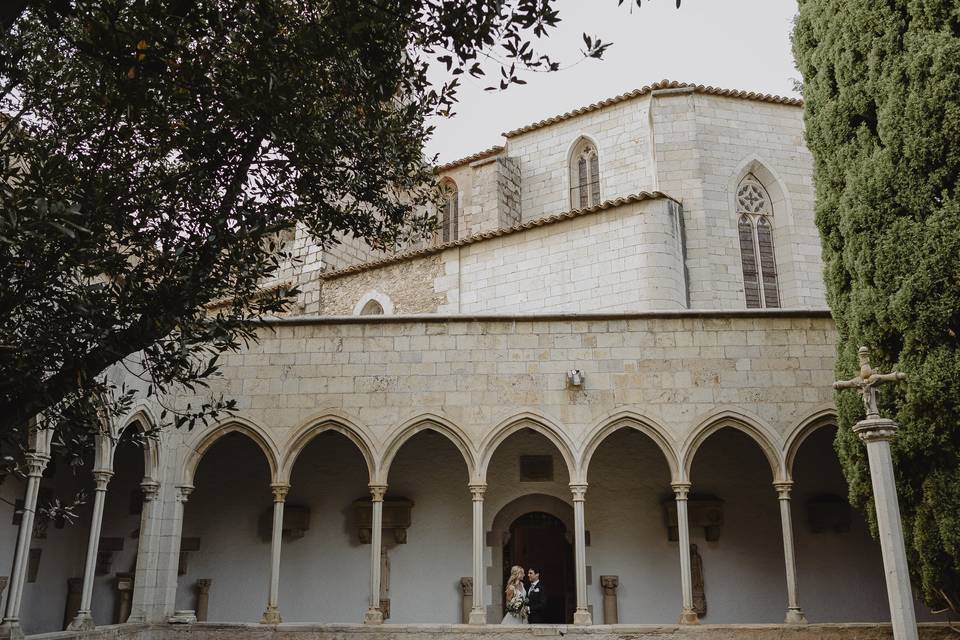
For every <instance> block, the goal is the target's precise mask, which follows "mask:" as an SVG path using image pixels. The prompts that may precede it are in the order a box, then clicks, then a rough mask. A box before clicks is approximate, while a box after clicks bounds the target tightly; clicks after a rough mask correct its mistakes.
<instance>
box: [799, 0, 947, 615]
mask: <svg viewBox="0 0 960 640" xmlns="http://www.w3.org/2000/svg"><path fill="white" fill-rule="evenodd" d="M799 8H800V9H799V15H798V17H797V20H796V25H795V29H794V34H793V47H794V56H795V58H796V61H797V66H798V68H799V70H800V72H801V73H802V74H803V82H804V85H803V95H804V101H805V121H806V136H807V144H808V145H809V147H810V150H811V151H812V153H813V157H814V176H815V184H816V191H817V201H816V223H817V226H818V228H819V230H820V234H821V238H822V245H823V258H824V262H825V265H826V266H825V279H826V283H827V300H828V303H829V305H830V308H831V310H832V312H833V317H834V319H835V320H836V324H837V330H838V332H839V346H838V354H837V355H838V358H837V371H836V373H837V376H838V379H839V378H842V379H846V378H849V377H850V376H851V374H852V373H853V372H854V371H856V369H857V364H856V362H857V359H856V351H857V348H858V347H859V346H860V345H868V346H870V348H871V358H872V362H873V363H874V365H875V366H877V365H879V366H880V367H883V368H884V369H885V370H887V369H889V368H891V367H896V368H897V369H898V370H900V371H903V372H905V373H906V374H907V375H908V381H907V383H905V384H904V383H901V384H900V385H896V387H897V388H896V389H890V388H887V389H885V390H884V391H883V397H882V400H883V405H884V406H883V409H882V411H881V412H882V413H883V414H884V415H887V416H890V417H894V418H895V419H896V420H897V421H898V422H899V423H900V424H901V427H902V428H901V430H900V431H899V433H898V436H897V438H896V439H895V440H894V442H893V443H892V447H893V456H894V463H895V465H896V468H897V480H898V490H899V497H900V509H901V513H902V515H903V521H904V522H903V524H904V533H905V535H906V539H907V549H908V555H909V560H910V565H911V571H912V572H913V575H912V578H913V583H914V586H915V587H918V588H919V589H920V590H921V591H922V595H923V597H924V599H925V600H926V602H927V604H928V605H930V606H931V607H933V608H943V607H947V608H950V609H953V610H954V611H958V610H960V351H958V348H957V347H958V334H960V192H958V189H957V182H958V177H960V3H958V2H957V0H800V1H799ZM836 400H837V405H838V409H839V418H840V419H839V427H840V428H839V430H838V433H837V439H836V450H837V452H838V455H839V457H840V460H841V463H842V465H843V467H844V471H845V474H846V476H847V480H848V482H849V487H850V499H851V502H852V503H853V504H854V505H856V506H858V507H860V508H862V509H863V510H864V511H865V512H866V513H867V515H868V519H869V520H870V522H871V526H872V527H873V529H874V531H875V528H876V524H875V520H874V517H873V507H872V495H871V486H870V475H869V469H868V466H867V461H866V454H865V448H864V446H863V445H862V444H861V443H860V442H859V441H858V440H857V437H856V436H855V435H854V434H853V433H852V432H851V430H850V427H851V426H852V425H853V423H854V422H856V421H857V420H859V419H860V418H862V417H863V407H862V404H861V402H860V401H859V398H858V397H857V396H856V395H855V394H852V393H849V392H847V393H840V394H838V395H837V397H836Z"/></svg>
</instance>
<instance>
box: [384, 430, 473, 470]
mask: <svg viewBox="0 0 960 640" xmlns="http://www.w3.org/2000/svg"><path fill="white" fill-rule="evenodd" d="M421 431H435V432H437V433H439V434H440V435H442V436H445V437H446V438H447V439H448V440H450V441H451V442H452V443H453V444H454V446H455V447H457V449H459V450H460V454H461V455H462V456H463V461H464V462H465V463H466V465H467V477H469V478H471V481H472V479H473V478H474V475H475V470H476V461H475V456H474V453H473V448H472V447H471V446H470V438H469V437H468V436H467V434H466V433H465V432H464V431H463V430H462V429H461V428H460V427H458V426H457V425H455V424H454V423H453V422H451V421H450V420H447V419H446V418H444V417H442V416H438V415H437V414H434V413H424V414H421V415H419V416H416V417H415V418H411V419H410V420H407V421H406V422H404V423H403V424H402V425H400V426H399V427H398V428H397V429H395V430H394V432H393V433H392V434H391V435H390V436H389V437H388V438H387V443H388V444H387V446H386V448H385V449H384V454H383V457H382V458H381V459H380V467H379V468H378V469H377V476H378V478H379V481H380V484H387V478H388V477H389V475H390V465H391V464H393V459H394V457H396V455H397V452H398V451H400V448H401V447H402V446H403V445H404V444H406V443H407V441H408V440H410V438H412V437H413V436H415V435H417V434H418V433H420V432H421Z"/></svg>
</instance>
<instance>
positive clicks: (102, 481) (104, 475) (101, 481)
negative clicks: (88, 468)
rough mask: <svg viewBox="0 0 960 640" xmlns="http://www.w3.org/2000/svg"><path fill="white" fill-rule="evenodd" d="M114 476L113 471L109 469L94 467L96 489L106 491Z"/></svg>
mask: <svg viewBox="0 0 960 640" xmlns="http://www.w3.org/2000/svg"><path fill="white" fill-rule="evenodd" d="M112 477H113V471H110V470H109V469H94V471H93V481H94V482H96V484H97V487H96V491H106V490H107V485H108V484H109V483H110V478H112Z"/></svg>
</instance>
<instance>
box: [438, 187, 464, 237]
mask: <svg viewBox="0 0 960 640" xmlns="http://www.w3.org/2000/svg"><path fill="white" fill-rule="evenodd" d="M440 193H441V194H442V198H443V201H442V203H441V205H440V238H441V241H442V242H452V241H454V240H457V239H459V237H460V219H459V218H460V216H459V215H458V212H457V199H458V195H459V192H458V191H457V183H455V182H454V181H453V180H449V179H448V180H444V181H443V182H442V183H441V184H440Z"/></svg>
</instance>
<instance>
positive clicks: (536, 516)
mask: <svg viewBox="0 0 960 640" xmlns="http://www.w3.org/2000/svg"><path fill="white" fill-rule="evenodd" d="M572 542H573V532H572V531H570V532H568V531H567V527H566V525H564V524H563V521H562V520H560V519H559V518H557V517H556V516H552V515H550V514H549V513H543V512H540V511H533V512H531V513H527V514H524V515H522V516H520V517H519V518H517V519H516V520H514V521H513V524H511V525H510V537H509V539H508V540H507V543H506V544H504V545H503V587H502V588H506V583H507V578H508V577H509V575H510V567H512V566H513V565H520V566H521V567H523V568H524V570H526V569H528V568H530V567H531V566H532V567H536V568H537V569H539V570H540V580H541V581H542V583H543V589H544V591H545V592H546V594H547V620H546V622H548V623H553V624H571V623H572V622H573V612H574V610H575V609H576V584H575V580H576V579H575V577H574V569H573V544H572Z"/></svg>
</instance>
